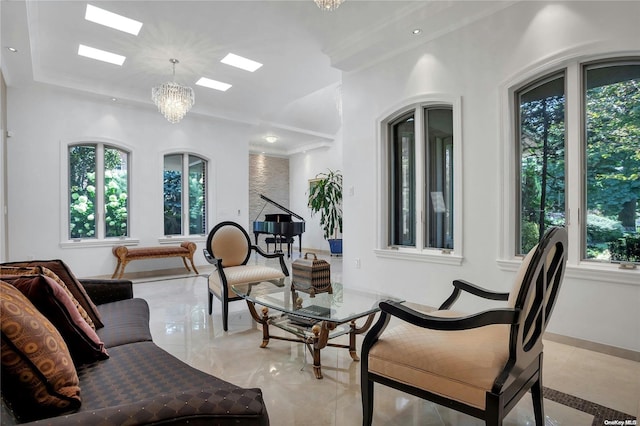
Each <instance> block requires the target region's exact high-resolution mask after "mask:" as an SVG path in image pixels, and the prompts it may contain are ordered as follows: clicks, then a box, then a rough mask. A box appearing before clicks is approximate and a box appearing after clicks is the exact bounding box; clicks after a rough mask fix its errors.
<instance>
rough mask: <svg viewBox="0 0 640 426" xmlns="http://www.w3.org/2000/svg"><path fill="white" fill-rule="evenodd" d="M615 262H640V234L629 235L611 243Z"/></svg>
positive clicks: (610, 249) (612, 258)
mask: <svg viewBox="0 0 640 426" xmlns="http://www.w3.org/2000/svg"><path fill="white" fill-rule="evenodd" d="M609 252H610V253H611V260H612V261H614V262H640V236H631V235H628V236H626V237H624V238H619V239H617V240H615V241H612V242H610V243H609Z"/></svg>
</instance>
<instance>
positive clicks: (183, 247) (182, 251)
mask: <svg viewBox="0 0 640 426" xmlns="http://www.w3.org/2000/svg"><path fill="white" fill-rule="evenodd" d="M195 251H196V244H195V243H193V242H190V241H189V242H187V241H184V242H182V243H181V244H180V245H179V246H174V245H167V246H158V247H134V248H128V247H127V246H115V247H113V249H112V252H113V255H114V256H115V257H116V259H118V264H117V265H116V270H115V271H114V272H113V275H112V276H111V278H115V277H116V275H117V276H118V278H122V274H124V268H125V267H126V266H127V263H129V262H131V261H132V260H140V259H160V258H166V257H181V258H182V263H184V267H185V268H187V271H189V272H191V269H189V265H187V259H189V261H190V262H191V267H192V268H193V271H194V272H195V273H196V274H197V273H198V270H197V269H196V265H195V264H194V263H193V253H195ZM118 271H120V273H119V274H118Z"/></svg>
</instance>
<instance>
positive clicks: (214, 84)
mask: <svg viewBox="0 0 640 426" xmlns="http://www.w3.org/2000/svg"><path fill="white" fill-rule="evenodd" d="M196 84H197V85H198V86H203V87H208V88H209V89H216V90H220V91H221V92H226V91H227V90H229V88H230V87H231V85H230V84H227V83H222V82H221V81H216V80H211V79H210V78H206V77H201V78H200V80H198V81H196Z"/></svg>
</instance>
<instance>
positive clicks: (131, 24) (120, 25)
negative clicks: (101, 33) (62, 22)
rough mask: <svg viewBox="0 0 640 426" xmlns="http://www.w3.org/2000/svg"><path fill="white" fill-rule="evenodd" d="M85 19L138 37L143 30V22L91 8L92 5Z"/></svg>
mask: <svg viewBox="0 0 640 426" xmlns="http://www.w3.org/2000/svg"><path fill="white" fill-rule="evenodd" d="M84 19H86V20H87V21H91V22H95V23H96V24H100V25H104V26H107V27H110V28H114V29H116V30H119V31H124V32H125V33H129V34H133V35H136V36H137V35H138V33H139V32H140V28H142V22H138V21H135V20H133V19H129V18H127V17H124V16H122V15H118V14H116V13H113V12H109V11H108V10H104V9H100V8H99V7H95V6H91V5H90V4H88V5H87V11H86V13H85V15H84Z"/></svg>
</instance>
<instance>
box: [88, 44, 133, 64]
mask: <svg viewBox="0 0 640 426" xmlns="http://www.w3.org/2000/svg"><path fill="white" fill-rule="evenodd" d="M78 55H80V56H84V57H87V58H91V59H96V60H98V61H102V62H108V63H110V64H115V65H120V66H122V64H123V63H124V60H125V59H127V58H126V57H125V56H122V55H117V54H115V53H111V52H107V51H105V50H100V49H96V48H94V47H89V46H85V45H84V44H81V45H80V46H79V47H78Z"/></svg>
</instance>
